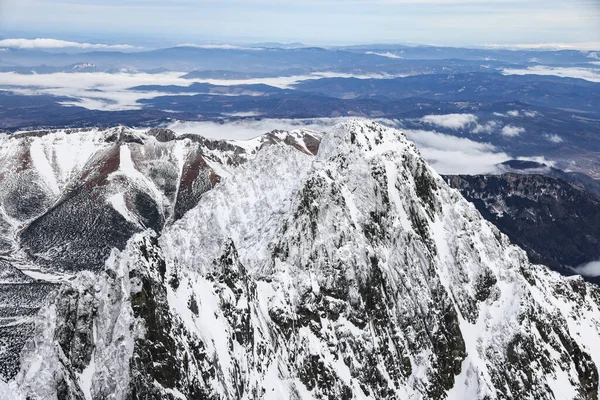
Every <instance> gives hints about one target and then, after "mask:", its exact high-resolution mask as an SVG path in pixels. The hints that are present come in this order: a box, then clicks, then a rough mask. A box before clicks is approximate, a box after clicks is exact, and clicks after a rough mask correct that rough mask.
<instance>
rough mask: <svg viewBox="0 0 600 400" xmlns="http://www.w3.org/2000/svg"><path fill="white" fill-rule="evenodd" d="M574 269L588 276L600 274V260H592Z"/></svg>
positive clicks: (592, 276) (593, 276)
mask: <svg viewBox="0 0 600 400" xmlns="http://www.w3.org/2000/svg"><path fill="white" fill-rule="evenodd" d="M573 271H575V272H576V273H578V274H579V275H583V276H588V277H590V278H595V277H597V276H600V260H598V261H592V262H589V263H587V264H583V265H580V266H578V267H575V268H573Z"/></svg>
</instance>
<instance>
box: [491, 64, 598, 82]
mask: <svg viewBox="0 0 600 400" xmlns="http://www.w3.org/2000/svg"><path fill="white" fill-rule="evenodd" d="M502 73H503V74H505V75H550V76H559V77H561V78H578V79H585V80H586V81H590V82H600V73H599V72H598V70H596V69H592V68H579V67H545V66H542V65H536V66H534V67H529V68H513V69H511V68H507V69H504V70H503V71H502Z"/></svg>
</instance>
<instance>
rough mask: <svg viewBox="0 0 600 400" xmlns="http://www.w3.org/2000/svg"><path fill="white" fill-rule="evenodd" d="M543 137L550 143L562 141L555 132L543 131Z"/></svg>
mask: <svg viewBox="0 0 600 400" xmlns="http://www.w3.org/2000/svg"><path fill="white" fill-rule="evenodd" d="M544 138H545V139H546V140H548V141H549V142H552V143H562V142H563V138H561V137H560V136H558V135H557V134H555V133H552V134H550V133H545V134H544Z"/></svg>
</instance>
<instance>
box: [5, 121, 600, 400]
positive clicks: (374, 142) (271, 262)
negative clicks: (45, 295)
mask: <svg viewBox="0 0 600 400" xmlns="http://www.w3.org/2000/svg"><path fill="white" fill-rule="evenodd" d="M276 135H281V133H279V134H276ZM301 136H302V135H301ZM277 137H278V138H279V137H280V136H277ZM296 138H297V136H294V135H292V139H293V140H292V139H290V140H289V141H290V142H292V141H293V142H294V143H298V141H297V140H296ZM285 142H286V140H279V141H277V143H274V144H275V145H269V146H265V147H264V148H262V149H261V150H260V151H258V152H256V153H255V154H254V155H253V156H252V157H248V158H247V161H246V162H244V163H239V164H238V166H237V167H231V168H229V169H227V167H221V168H222V169H221V170H219V171H228V172H229V173H228V174H225V173H223V174H218V175H219V176H220V180H219V182H218V184H215V185H214V186H212V187H211V188H210V190H207V191H205V192H203V194H202V195H201V197H200V199H199V201H198V202H197V204H196V205H195V206H194V207H193V208H191V209H190V210H189V211H188V212H187V213H185V215H184V216H183V217H182V218H180V219H178V220H176V221H174V222H173V223H172V224H169V225H168V226H167V227H166V228H165V229H163V231H162V233H161V234H160V235H157V234H156V233H152V232H151V231H148V230H147V231H144V232H141V233H137V234H135V235H134V237H133V238H132V239H130V240H129V241H128V242H127V245H126V246H125V248H123V249H122V250H112V252H111V255H110V257H109V259H108V260H107V261H106V266H105V269H104V270H102V271H97V272H96V273H93V272H90V271H85V272H80V273H78V274H77V276H76V277H75V278H74V279H73V280H71V281H69V282H66V283H64V284H63V285H62V286H61V287H60V288H59V289H58V290H57V291H56V295H53V296H51V297H50V298H49V299H48V300H47V302H46V304H45V305H44V306H43V307H42V309H41V311H40V314H39V317H38V319H37V320H36V322H35V333H34V335H33V339H32V340H30V341H29V342H28V343H27V344H26V345H25V348H24V350H23V352H22V354H21V368H20V370H19V372H18V373H17V375H16V376H15V378H14V379H12V380H11V381H10V382H8V383H0V394H2V395H3V397H4V398H7V399H13V398H14V399H24V398H28V399H52V398H57V399H63V398H69V399H142V398H143V399H182V398H186V399H196V398H214V399H263V398H264V399H269V398H271V399H284V398H285V399H305V398H315V399H340V398H341V399H351V398H356V399H367V398H390V399H394V398H395V399H406V398H415V399H465V398H469V399H482V400H483V399H565V398H577V399H597V398H598V365H600V352H599V351H598V349H597V346H596V344H597V342H598V340H599V339H600V309H599V307H600V290H599V289H598V288H597V286H595V285H591V284H588V283H586V282H584V281H583V280H582V279H581V278H580V277H570V278H566V277H563V276H561V275H559V274H557V273H555V272H552V271H549V270H548V269H547V268H546V267H543V266H539V265H532V264H531V263H530V262H529V261H528V259H527V256H526V254H525V252H524V251H523V250H521V249H520V248H518V247H516V246H514V245H512V244H511V243H510V242H509V240H508V238H507V237H506V236H505V235H503V234H502V233H501V232H500V231H499V230H498V229H497V228H495V227H494V226H493V225H492V224H490V223H489V222H487V221H485V220H484V219H483V218H482V217H481V215H480V214H479V212H478V211H477V210H476V209H475V207H474V206H473V205H472V204H470V203H469V202H467V201H466V200H465V199H464V198H462V196H461V195H460V194H459V192H458V191H456V190H453V189H451V188H450V187H449V186H448V185H447V184H446V183H445V182H444V180H443V179H442V178H441V177H440V176H439V175H438V174H437V173H436V172H435V171H434V170H433V169H432V168H431V167H430V166H429V165H427V163H426V162H425V161H424V160H423V159H422V157H421V156H420V154H419V152H418V150H417V149H416V148H415V146H414V145H413V144H412V143H410V142H409V141H408V140H407V139H406V138H405V137H404V135H403V134H402V133H400V132H399V131H397V130H394V129H390V128H386V127H383V126H381V125H378V124H376V123H372V122H368V121H362V120H356V121H351V122H348V123H344V124H341V125H339V126H337V127H335V128H334V129H333V130H332V132H330V133H328V134H327V135H325V136H324V137H323V139H322V141H321V142H320V145H319V146H318V151H316V152H312V151H304V150H305V149H306V150H307V149H308V146H306V145H305V146H294V145H292V146H290V145H288V144H286V143H285ZM301 142H302V143H306V142H305V141H301ZM315 153H316V154H315ZM212 165H217V164H216V163H215V164H212ZM218 165H219V166H222V165H227V164H226V163H222V164H218ZM216 170H218V169H215V171H216Z"/></svg>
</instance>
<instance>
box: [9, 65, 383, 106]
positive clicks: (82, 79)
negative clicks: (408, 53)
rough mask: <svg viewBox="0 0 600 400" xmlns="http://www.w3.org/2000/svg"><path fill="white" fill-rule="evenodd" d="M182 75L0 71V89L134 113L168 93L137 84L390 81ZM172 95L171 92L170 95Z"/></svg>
mask: <svg viewBox="0 0 600 400" xmlns="http://www.w3.org/2000/svg"><path fill="white" fill-rule="evenodd" d="M184 74H185V73H184V72H164V73H159V74H148V73H141V72H140V73H137V72H136V73H125V72H122V73H115V74H110V73H105V72H75V73H63V72H59V73H54V74H29V75H26V74H17V73H14V72H0V90H8V91H11V92H14V93H18V94H24V95H52V96H67V97H72V98H73V101H68V102H64V103H63V104H65V105H73V106H80V107H85V108H88V109H90V110H106V111H118V110H135V109H140V108H141V105H140V104H138V101H139V100H141V99H152V98H155V97H159V96H165V95H167V94H168V93H163V92H158V91H133V90H130V88H132V87H135V86H140V85H176V86H189V85H191V84H192V83H194V82H201V83H210V84H213V85H220V86H233V85H251V84H265V85H269V86H273V87H278V88H282V89H286V88H290V87H292V86H293V85H294V84H296V83H298V82H301V81H304V80H311V79H320V78H324V77H327V78H330V77H340V78H349V77H354V78H358V79H368V78H378V79H386V78H391V77H390V76H385V75H353V74H346V73H337V72H319V73H314V74H307V75H296V76H284V77H275V78H256V79H238V80H233V79H184V78H181V76H182V75H184ZM194 94H199V93H178V95H188V96H189V95H194ZM170 95H172V93H171V94H170Z"/></svg>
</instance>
